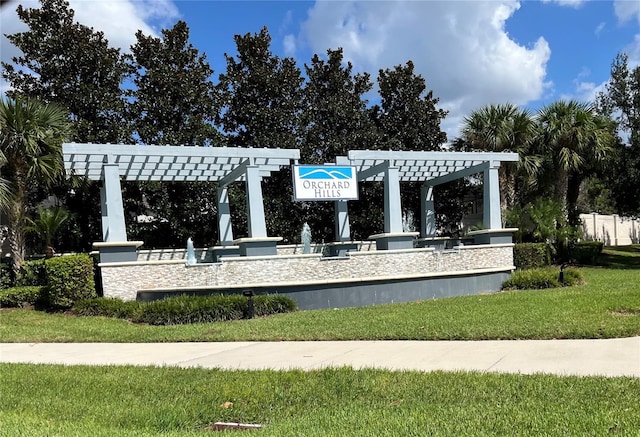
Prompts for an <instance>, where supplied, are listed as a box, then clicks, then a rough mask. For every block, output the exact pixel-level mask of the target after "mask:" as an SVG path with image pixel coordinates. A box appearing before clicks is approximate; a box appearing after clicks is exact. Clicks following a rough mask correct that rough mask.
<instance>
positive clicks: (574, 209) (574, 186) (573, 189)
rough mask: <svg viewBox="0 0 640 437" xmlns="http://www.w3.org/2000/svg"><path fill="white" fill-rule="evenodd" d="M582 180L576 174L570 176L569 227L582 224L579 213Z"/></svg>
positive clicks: (567, 198) (568, 189) (568, 191)
mask: <svg viewBox="0 0 640 437" xmlns="http://www.w3.org/2000/svg"><path fill="white" fill-rule="evenodd" d="M581 182H582V178H581V177H580V176H578V175H576V174H573V173H572V174H570V175H569V177H568V178H567V197H566V201H567V221H568V223H569V226H578V225H579V224H580V214H579V213H578V196H579V195H580V183H581Z"/></svg>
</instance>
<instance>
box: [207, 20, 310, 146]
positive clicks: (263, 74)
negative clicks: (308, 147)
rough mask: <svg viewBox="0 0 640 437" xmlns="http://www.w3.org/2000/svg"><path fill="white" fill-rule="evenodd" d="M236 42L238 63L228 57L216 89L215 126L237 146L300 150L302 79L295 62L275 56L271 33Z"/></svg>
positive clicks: (248, 37) (239, 38) (237, 39)
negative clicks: (218, 101)
mask: <svg viewBox="0 0 640 437" xmlns="http://www.w3.org/2000/svg"><path fill="white" fill-rule="evenodd" d="M234 40H235V43H236V48H237V51H238V54H237V57H236V58H234V57H233V56H230V55H228V54H226V53H225V58H226V61H227V70H226V72H225V73H222V74H221V75H220V77H219V83H218V85H217V86H216V89H217V93H218V97H219V99H220V102H221V104H220V112H219V113H218V114H217V117H216V123H217V124H219V125H220V126H221V128H222V130H223V132H225V134H227V139H228V142H229V144H230V145H233V146H240V147H273V148H282V149H293V148H296V147H298V146H299V138H298V136H299V131H300V127H299V126H300V123H299V116H300V110H301V97H302V94H301V93H302V91H301V86H302V83H303V79H302V76H301V74H300V69H299V68H298V67H297V66H296V63H295V60H294V59H292V58H280V57H278V56H275V55H273V53H272V52H271V49H270V46H271V36H270V35H269V31H268V29H267V28H266V27H264V28H262V30H261V31H260V32H259V33H257V34H250V33H247V34H245V35H236V36H235V37H234Z"/></svg>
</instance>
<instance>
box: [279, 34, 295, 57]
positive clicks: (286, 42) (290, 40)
mask: <svg viewBox="0 0 640 437" xmlns="http://www.w3.org/2000/svg"><path fill="white" fill-rule="evenodd" d="M282 44H283V46H284V54H285V55H286V56H294V55H295V53H296V37H295V36H294V35H291V34H289V35H285V37H284V39H283V40H282Z"/></svg>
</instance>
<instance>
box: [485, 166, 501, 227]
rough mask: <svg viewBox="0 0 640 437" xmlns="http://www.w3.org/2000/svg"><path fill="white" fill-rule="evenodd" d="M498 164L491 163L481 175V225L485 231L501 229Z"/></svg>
mask: <svg viewBox="0 0 640 437" xmlns="http://www.w3.org/2000/svg"><path fill="white" fill-rule="evenodd" d="M499 167H500V162H499V161H498V162H497V163H491V164H490V166H489V168H487V169H486V170H485V171H484V174H483V185H484V189H483V205H484V213H483V225H484V228H485V229H502V216H501V213H500V182H499V178H498V169H499Z"/></svg>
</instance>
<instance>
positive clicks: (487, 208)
mask: <svg viewBox="0 0 640 437" xmlns="http://www.w3.org/2000/svg"><path fill="white" fill-rule="evenodd" d="M516 161H518V154H517V153H496V152H413V151H380V150H352V151H350V152H349V153H348V155H347V156H346V157H340V158H339V159H338V160H336V162H337V163H340V164H346V163H349V164H351V165H354V166H355V167H356V169H357V172H358V180H359V181H383V182H384V192H385V204H384V211H385V217H384V233H385V234H392V235H395V234H402V233H403V229H402V207H401V203H400V182H422V183H423V185H422V190H421V205H422V207H421V221H420V224H421V226H420V229H421V236H422V237H432V236H434V235H435V212H434V202H433V187H434V186H436V185H440V184H444V183H446V182H451V181H454V180H456V179H460V178H463V177H466V176H470V175H473V174H478V173H482V175H483V182H484V184H483V186H484V193H483V194H484V196H483V198H484V200H483V201H484V217H483V223H484V226H485V228H487V229H500V228H502V218H501V213H500V187H499V181H498V169H499V168H500V165H501V163H502V162H516ZM336 219H337V220H336V223H337V229H336V232H337V234H338V235H339V236H340V239H345V238H346V237H348V234H349V228H348V223H349V221H348V213H347V210H346V203H345V204H343V205H339V206H338V207H337V209H336Z"/></svg>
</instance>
